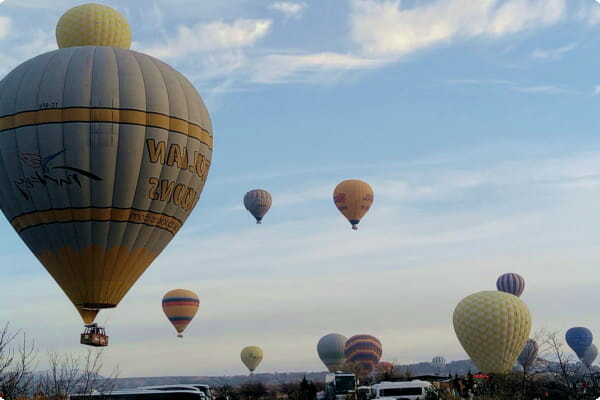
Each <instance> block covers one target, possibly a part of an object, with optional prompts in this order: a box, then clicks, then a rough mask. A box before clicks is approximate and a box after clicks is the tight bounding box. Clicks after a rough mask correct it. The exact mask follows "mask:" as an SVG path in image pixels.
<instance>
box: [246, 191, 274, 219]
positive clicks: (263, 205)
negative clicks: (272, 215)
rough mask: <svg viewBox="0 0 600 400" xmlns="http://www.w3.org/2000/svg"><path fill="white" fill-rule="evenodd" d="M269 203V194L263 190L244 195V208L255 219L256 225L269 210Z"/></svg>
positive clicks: (270, 200)
mask: <svg viewBox="0 0 600 400" xmlns="http://www.w3.org/2000/svg"><path fill="white" fill-rule="evenodd" d="M271 202H272V199H271V194H270V193H269V192H267V191H266V190H263V189H254V190H251V191H249V192H248V193H246V194H245V195H244V207H246V210H248V211H249V212H250V214H252V215H253V216H254V218H256V223H257V224H260V222H261V220H262V219H263V217H264V216H265V214H266V213H267V211H269V208H271Z"/></svg>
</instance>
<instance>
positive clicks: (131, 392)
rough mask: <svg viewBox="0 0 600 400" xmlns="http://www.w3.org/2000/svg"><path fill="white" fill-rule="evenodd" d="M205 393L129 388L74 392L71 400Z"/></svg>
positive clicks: (179, 398)
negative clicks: (109, 390)
mask: <svg viewBox="0 0 600 400" xmlns="http://www.w3.org/2000/svg"><path fill="white" fill-rule="evenodd" d="M203 399H206V396H205V395H204V393H202V392H201V391H199V390H196V391H194V390H168V389H164V390H150V389H128V390H113V391H112V392H110V393H91V394H85V393H82V394H72V395H70V396H69V400H203Z"/></svg>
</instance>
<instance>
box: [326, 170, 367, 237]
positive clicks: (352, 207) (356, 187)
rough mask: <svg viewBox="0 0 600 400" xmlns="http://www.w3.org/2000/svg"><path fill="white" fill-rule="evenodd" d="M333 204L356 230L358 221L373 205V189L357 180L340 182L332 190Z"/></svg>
mask: <svg viewBox="0 0 600 400" xmlns="http://www.w3.org/2000/svg"><path fill="white" fill-rule="evenodd" d="M333 202H334V203H335V206H336V207H337V208H338V210H340V212H341V213H342V214H343V215H344V217H346V218H347V219H348V221H350V224H352V229H354V230H356V229H358V226H357V225H358V223H359V222H360V219H361V218H362V217H363V216H364V215H365V214H366V213H367V211H369V208H370V207H371V204H373V189H371V186H369V184H368V183H367V182H363V181H360V180H358V179H351V180H346V181H342V182H340V183H339V184H338V185H337V186H336V187H335V189H334V190H333Z"/></svg>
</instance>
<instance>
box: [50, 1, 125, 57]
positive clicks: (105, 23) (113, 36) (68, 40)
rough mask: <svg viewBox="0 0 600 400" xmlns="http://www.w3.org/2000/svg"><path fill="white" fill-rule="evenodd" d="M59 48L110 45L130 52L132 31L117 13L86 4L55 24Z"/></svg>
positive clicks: (103, 7) (72, 10) (110, 9)
mask: <svg viewBox="0 0 600 400" xmlns="http://www.w3.org/2000/svg"><path fill="white" fill-rule="evenodd" d="M56 42H57V43H58V47H59V48H64V47H75V46H109V47H120V48H122V49H129V46H131V28H130V27H129V23H128V22H127V20H126V19H125V17H123V16H122V15H121V14H120V13H119V12H118V11H117V10H115V9H113V8H110V7H107V6H104V5H102V4H94V3H88V4H83V5H80V6H76V7H73V8H71V9H69V10H67V12H65V13H64V14H63V16H62V17H60V20H59V21H58V24H56Z"/></svg>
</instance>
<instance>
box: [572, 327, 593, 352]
mask: <svg viewBox="0 0 600 400" xmlns="http://www.w3.org/2000/svg"><path fill="white" fill-rule="evenodd" d="M593 338H594V337H593V336H592V331H590V330H589V329H588V328H584V327H582V326H577V327H574V328H570V329H569V330H567V333H566V335H565V339H566V341H567V344H568V345H569V347H570V348H571V349H572V350H573V351H574V352H575V354H577V357H579V359H580V360H581V359H582V358H583V355H584V354H585V351H586V350H587V348H588V347H590V345H591V344H592V340H593Z"/></svg>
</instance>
